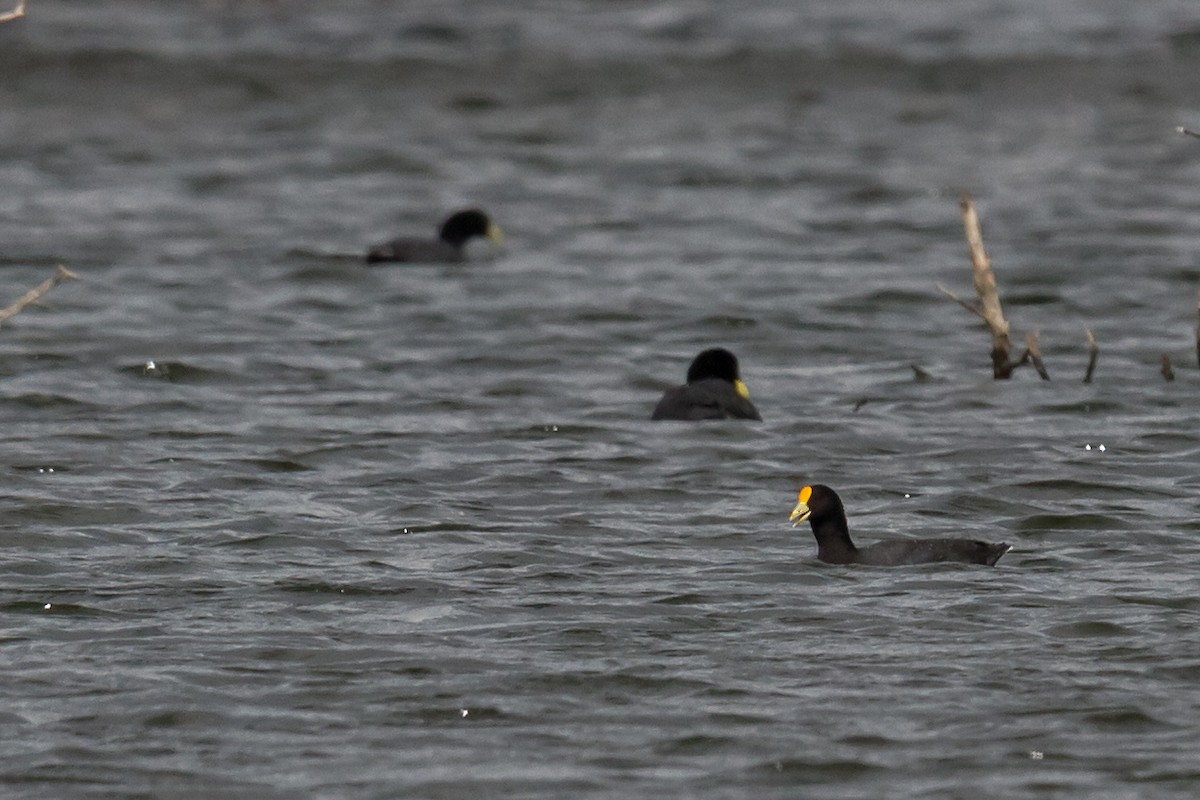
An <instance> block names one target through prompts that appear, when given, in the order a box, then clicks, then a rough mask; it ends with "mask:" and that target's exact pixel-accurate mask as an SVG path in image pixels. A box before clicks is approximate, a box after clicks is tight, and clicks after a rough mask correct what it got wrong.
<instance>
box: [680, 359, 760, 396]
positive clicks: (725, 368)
mask: <svg viewBox="0 0 1200 800" xmlns="http://www.w3.org/2000/svg"><path fill="white" fill-rule="evenodd" d="M711 378H716V379H718V380H722V381H726V382H728V383H732V384H733V386H734V388H735V389H737V393H738V394H740V395H741V396H742V397H744V398H746V399H747V400H749V399H750V390H749V389H747V388H746V384H744V383H742V376H741V375H740V374H739V373H738V360H737V356H735V355H734V354H733V353H731V352H729V351H728V350H726V349H725V348H724V347H713V348H710V349H708V350H705V351H704V352H703V353H701V354H700V355H698V356H696V358H695V359H693V360H692V365H691V366H690V367H688V371H687V382H688V383H697V382H699V381H703V380H709V379H711Z"/></svg>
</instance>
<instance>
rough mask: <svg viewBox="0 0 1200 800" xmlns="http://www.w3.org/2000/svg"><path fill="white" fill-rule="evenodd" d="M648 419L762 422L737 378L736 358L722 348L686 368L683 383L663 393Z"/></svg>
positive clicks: (713, 350) (739, 376) (746, 391)
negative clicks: (685, 381)
mask: <svg viewBox="0 0 1200 800" xmlns="http://www.w3.org/2000/svg"><path fill="white" fill-rule="evenodd" d="M650 419H682V420H697V419H755V420H759V421H761V420H762V417H760V416H759V414H758V409H757V408H755V407H754V403H751V402H750V390H749V389H747V388H746V384H744V383H742V378H741V375H739V374H738V360H737V357H736V356H735V355H734V354H733V353H731V352H729V351H728V350H726V349H725V348H723V347H714V348H712V349H710V350H705V351H704V352H703V353H701V354H700V355H698V356H696V358H695V360H693V361H692V365H691V366H690V367H688V371H687V383H685V384H684V385H683V386H676V387H675V388H673V389H668V390H667V391H666V392H664V393H663V396H662V399H661V400H659V401H658V405H657V406H655V408H654V413H653V414H652V415H651V416H650Z"/></svg>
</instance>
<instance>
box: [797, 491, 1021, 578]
mask: <svg viewBox="0 0 1200 800" xmlns="http://www.w3.org/2000/svg"><path fill="white" fill-rule="evenodd" d="M798 500H799V501H798V502H797V503H796V507H795V508H794V509H792V515H791V517H790V519H791V521H792V527H795V526H797V525H799V524H800V523H801V522H804V521H805V520H808V522H809V524H810V525H812V531H813V536H815V537H817V558H818V559H820V560H821V561H825V562H827V563H829V564H870V565H874V566H879V567H897V566H902V565H907V564H932V563H936V562H940V561H951V562H958V563H962V564H986V565H987V566H989V567H992V566H995V565H996V562H997V561H999V560H1000V556H1002V555H1004V554H1005V553H1007V552H1008V551H1009V550H1011V549H1012V546H1011V545H1009V544H1007V543H1005V542H1000V543H999V544H990V543H988V542H981V541H979V540H977V539H897V540H893V541H888V542H877V543H875V544H871V545H867V546H866V547H855V546H854V542H852V541H850V528H849V526H848V525H847V524H846V509H845V507H844V506H843V505H842V499H841V498H840V497H838V495H837V492H835V491H834V490H833V489H830V488H829V487H828V486H822V485H821V484H819V483H816V484H813V485H812V486H805V487H804V488H803V489H801V490H800V496H799V498H798Z"/></svg>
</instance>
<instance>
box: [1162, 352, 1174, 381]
mask: <svg viewBox="0 0 1200 800" xmlns="http://www.w3.org/2000/svg"><path fill="white" fill-rule="evenodd" d="M1162 376H1163V377H1164V378H1166V379H1167V380H1169V381H1173V380H1175V370H1173V369H1171V357H1170V356H1169V355H1167V354H1166V353H1163V357H1162Z"/></svg>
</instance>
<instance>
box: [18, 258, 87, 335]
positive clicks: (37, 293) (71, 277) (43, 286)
mask: <svg viewBox="0 0 1200 800" xmlns="http://www.w3.org/2000/svg"><path fill="white" fill-rule="evenodd" d="M77 280H79V276H78V275H76V274H75V273H74V272H71V270H69V269H67V268H66V267H64V266H63V265H62V264H59V265H58V269H56V270H55V271H54V274H53V275H51V276H50V277H49V278H47V279H46V280H44V281H42V282H41V283H39V284H38V285H37V286H35V287H33V288H32V289H30V290H29V291H28V292H26V293H25V294H24V295H22V297H21V299H20V300H18V301H17V302H15V303H13V304H12V305H11V306H9V307H8V308H5V309H0V325H3V324H4V323H5V322H7V321H8V318H9V317H12V316H14V315H16V314H20V313H21V312H22V311H24V310H25V309H26V307H28V306H30V305H33V304H34V303H36V302H37V301H38V300H40V299H41V297H42V295H44V294H45V293H46V292H48V291H50V290H51V289H53V288H54V287H55V286H58V285H59V284H60V283H62V282H63V281H77Z"/></svg>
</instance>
